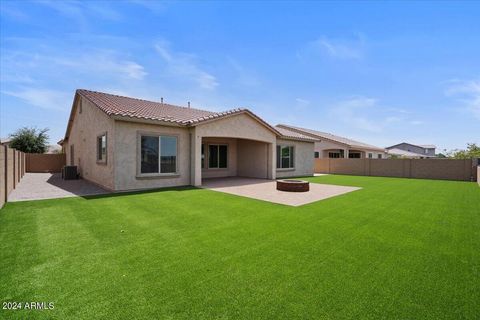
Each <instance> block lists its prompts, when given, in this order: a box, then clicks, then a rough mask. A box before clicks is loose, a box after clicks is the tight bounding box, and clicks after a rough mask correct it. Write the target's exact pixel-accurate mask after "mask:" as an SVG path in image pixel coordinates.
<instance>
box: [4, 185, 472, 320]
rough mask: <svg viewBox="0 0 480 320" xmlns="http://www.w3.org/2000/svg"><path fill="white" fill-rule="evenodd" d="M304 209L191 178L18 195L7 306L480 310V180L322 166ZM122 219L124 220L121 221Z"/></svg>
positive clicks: (66, 311) (7, 252)
mask: <svg viewBox="0 0 480 320" xmlns="http://www.w3.org/2000/svg"><path fill="white" fill-rule="evenodd" d="M309 180H310V181H312V182H318V183H329V184H339V185H349V186H359V187H362V188H363V189H361V190H359V191H355V192H352V193H348V194H345V195H342V196H338V197H334V198H330V199H327V200H323V201H319V202H315V203H312V204H309V205H304V206H301V207H288V206H283V205H276V204H272V203H268V202H263V201H258V200H252V199H248V198H242V197H237V196H232V195H228V194H224V193H219V192H214V191H209V190H202V189H193V188H184V189H175V190H167V191H156V192H145V193H138V194H127V195H116V196H107V197H94V198H90V199H84V198H69V199H57V200H45V201H32V202H18V203H8V204H6V206H5V207H4V208H3V209H2V210H0V245H1V251H0V297H1V298H0V300H1V301H2V302H4V301H46V302H50V301H52V302H54V303H55V308H54V309H53V310H49V311H31V310H21V311H5V310H0V318H2V317H5V318H27V317H28V318H61V319H65V318H72V319H95V318H102V319H137V318H146V319H154V318H157V319H159V318H174V319H176V318H184V319H199V318H205V319H214V318H215V319H218V318H222V319H227V318H242V319H253V318H255V319H260V318H262V319H272V318H281V319H294V318H296V319H299V318H302V319H306V318H311V319H319V318H330V319H342V318H350V319H366V318H386V319H461V318H466V319H474V318H477V317H478V316H479V315H480V304H479V301H480V280H479V276H480V188H479V187H478V185H476V184H475V183H468V182H452V181H432V180H409V179H395V178H374V177H353V176H323V177H315V178H309ZM121 230H124V232H121Z"/></svg>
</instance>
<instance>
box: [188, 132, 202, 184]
mask: <svg viewBox="0 0 480 320" xmlns="http://www.w3.org/2000/svg"><path fill="white" fill-rule="evenodd" d="M201 153H202V137H201V136H199V135H197V132H196V128H192V130H191V131H190V184H191V185H192V186H201V185H202V155H201Z"/></svg>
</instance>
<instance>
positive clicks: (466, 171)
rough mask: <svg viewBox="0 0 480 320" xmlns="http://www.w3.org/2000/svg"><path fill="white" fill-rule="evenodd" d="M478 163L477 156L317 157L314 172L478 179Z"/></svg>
mask: <svg viewBox="0 0 480 320" xmlns="http://www.w3.org/2000/svg"><path fill="white" fill-rule="evenodd" d="M476 164H477V162H476V159H475V160H471V159H315V172H316V173H332V174H350V175H358V176H378V177H400V178H417V179H439V180H461V181H476V180H477V170H478V169H477V167H476Z"/></svg>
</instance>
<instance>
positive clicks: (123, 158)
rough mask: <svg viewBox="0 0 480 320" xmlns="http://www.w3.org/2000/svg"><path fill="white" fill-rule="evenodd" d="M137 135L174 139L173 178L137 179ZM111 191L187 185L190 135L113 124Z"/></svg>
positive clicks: (178, 130)
mask: <svg viewBox="0 0 480 320" xmlns="http://www.w3.org/2000/svg"><path fill="white" fill-rule="evenodd" d="M139 132H144V133H154V134H159V135H175V136H177V139H178V140H177V143H178V145H177V166H178V167H177V168H178V174H177V175H173V176H172V175H168V176H156V177H139V176H137V166H138V154H139V150H138V134H139ZM115 152H116V157H115V166H116V168H117V169H116V171H115V189H116V190H137V189H149V188H162V187H172V186H185V185H189V184H190V135H189V130H188V129H187V128H182V127H170V126H162V125H155V124H145V123H137V122H125V121H118V120H117V121H115Z"/></svg>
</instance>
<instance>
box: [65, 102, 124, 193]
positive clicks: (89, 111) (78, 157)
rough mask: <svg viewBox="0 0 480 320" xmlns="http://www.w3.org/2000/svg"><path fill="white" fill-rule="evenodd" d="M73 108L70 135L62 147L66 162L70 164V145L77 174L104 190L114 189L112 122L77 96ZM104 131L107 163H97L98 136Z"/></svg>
mask: <svg viewBox="0 0 480 320" xmlns="http://www.w3.org/2000/svg"><path fill="white" fill-rule="evenodd" d="M78 103H81V104H82V106H81V111H82V112H81V113H80V106H79V105H77V106H76V107H75V110H74V111H75V116H74V119H73V124H72V128H71V130H70V136H69V137H68V141H67V143H66V146H65V153H66V161H67V164H69V165H70V164H71V163H70V162H71V161H70V158H71V157H70V146H71V145H72V144H73V145H74V152H73V153H74V165H76V166H78V171H79V173H80V175H81V176H82V177H83V178H85V179H87V180H89V181H92V182H94V183H97V184H99V185H101V186H103V187H105V188H108V189H114V161H115V159H114V155H115V153H114V147H113V146H114V140H115V139H114V137H115V130H114V120H112V119H111V118H110V117H108V116H107V115H106V114H105V113H104V112H103V111H101V110H100V109H98V108H97V107H96V106H94V105H93V104H92V103H91V102H90V101H88V100H87V99H85V98H82V97H79V100H78ZM104 132H107V162H106V164H99V163H97V136H99V135H101V134H102V133H104Z"/></svg>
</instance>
